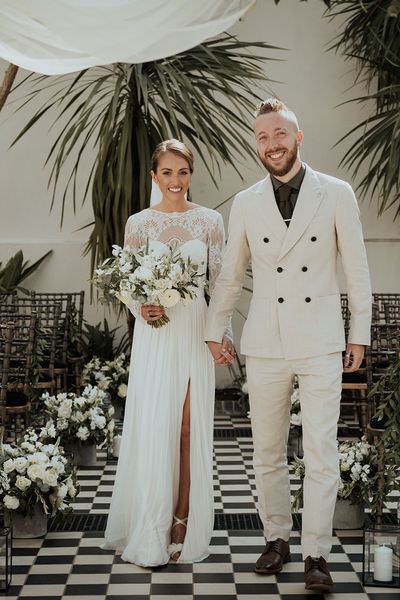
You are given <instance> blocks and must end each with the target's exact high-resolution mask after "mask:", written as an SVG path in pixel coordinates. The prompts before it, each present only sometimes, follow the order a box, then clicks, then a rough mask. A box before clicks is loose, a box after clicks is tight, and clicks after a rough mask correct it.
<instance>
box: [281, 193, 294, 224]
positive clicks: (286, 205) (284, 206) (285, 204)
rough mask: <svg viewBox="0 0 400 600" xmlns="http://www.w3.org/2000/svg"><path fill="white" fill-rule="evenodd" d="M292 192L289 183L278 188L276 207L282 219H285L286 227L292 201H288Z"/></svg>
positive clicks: (291, 208)
mask: <svg viewBox="0 0 400 600" xmlns="http://www.w3.org/2000/svg"><path fill="white" fill-rule="evenodd" d="M291 193H292V188H291V187H290V185H286V184H284V185H281V186H280V188H279V189H278V194H279V204H278V208H279V211H280V213H281V215H282V218H283V220H284V221H285V223H286V225H287V227H289V225H290V220H291V218H292V214H293V207H292V203H291V202H290V195H291Z"/></svg>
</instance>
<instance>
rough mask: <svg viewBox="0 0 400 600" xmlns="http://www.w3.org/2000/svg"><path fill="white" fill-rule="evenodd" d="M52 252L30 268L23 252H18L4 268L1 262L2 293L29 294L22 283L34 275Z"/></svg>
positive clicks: (0, 282) (47, 253)
mask: <svg viewBox="0 0 400 600" xmlns="http://www.w3.org/2000/svg"><path fill="white" fill-rule="evenodd" d="M52 252H53V250H49V251H48V252H46V254H44V255H43V256H42V257H41V258H39V260H37V261H36V262H34V263H33V265H30V266H28V265H29V261H28V260H27V261H24V254H23V252H22V250H18V252H17V253H16V254H15V255H14V256H12V257H11V258H10V259H9V260H8V261H7V262H6V264H5V265H4V267H3V263H1V262H0V292H12V291H13V290H20V291H21V292H24V293H25V294H27V293H28V290H27V289H26V288H24V287H22V286H21V283H22V282H23V281H24V280H25V279H26V278H27V277H29V275H32V273H34V272H35V271H36V269H38V268H39V267H40V265H41V264H42V262H43V261H44V260H45V259H46V258H47V257H48V256H50V254H52Z"/></svg>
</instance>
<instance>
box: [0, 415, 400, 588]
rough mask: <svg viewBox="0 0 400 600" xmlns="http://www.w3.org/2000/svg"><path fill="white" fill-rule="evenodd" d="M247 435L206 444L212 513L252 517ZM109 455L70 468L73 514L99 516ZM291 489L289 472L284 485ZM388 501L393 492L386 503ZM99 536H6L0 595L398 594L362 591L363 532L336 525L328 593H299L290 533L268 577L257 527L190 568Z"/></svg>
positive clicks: (218, 539) (107, 487) (235, 422)
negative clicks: (141, 557) (139, 559)
mask: <svg viewBox="0 0 400 600" xmlns="http://www.w3.org/2000/svg"><path fill="white" fill-rule="evenodd" d="M215 426H216V428H217V429H221V430H222V429H225V430H232V429H238V433H240V430H243V429H245V428H248V427H249V421H248V420H247V419H245V418H239V417H237V418H236V417H229V416H228V417H216V421H215ZM252 453H253V445H252V439H251V437H229V438H220V437H218V436H216V439H215V442H214V497H215V510H216V512H217V513H225V514H229V513H233V514H237V513H255V512H256V506H255V503H256V501H257V496H256V490H255V483H254V471H253V468H252ZM116 467H117V464H116V460H115V459H113V458H112V457H107V453H106V452H105V451H98V460H97V465H96V466H95V467H91V468H82V469H80V471H79V479H80V483H81V492H80V494H79V497H78V498H77V500H76V502H75V505H74V511H75V512H76V513H82V514H85V513H90V514H99V515H100V514H101V515H104V514H107V512H108V509H109V503H110V498H111V494H112V487H113V481H114V477H115V472H116ZM298 485H299V481H297V480H296V479H295V478H294V476H293V474H292V475H291V489H292V491H294V490H295V489H296V487H297V486H298ZM396 500H397V498H393V503H392V506H391V507H392V508H394V507H395V505H396ZM102 537H103V533H102V532H96V531H95V532H93V531H89V532H61V533H58V532H49V533H48V534H47V535H46V537H45V538H44V539H34V540H14V547H15V552H14V570H13V572H14V574H13V580H12V586H11V588H10V589H9V591H8V593H7V594H4V595H5V597H7V598H10V599H12V600H17V598H20V599H24V600H30V599H32V600H33V599H38V598H40V599H41V600H62V599H63V600H64V599H65V600H67V599H68V600H78V599H79V600H125V599H127V598H133V599H135V600H169V599H172V598H173V599H174V600H177V598H179V600H189V599H190V600H192V599H194V600H211V599H213V600H257V598H260V599H261V598H264V597H265V598H268V599H271V600H302V599H303V598H306V597H307V598H308V597H309V596H312V597H313V598H314V599H315V600H322V599H323V598H324V597H325V598H327V599H329V600H339V599H340V600H368V599H369V600H391V599H393V600H394V599H395V598H396V599H398V598H400V591H399V590H398V589H397V590H393V589H391V588H377V587H373V588H372V587H371V588H366V589H364V588H363V586H362V584H361V583H360V573H361V570H362V536H361V532H360V531H359V530H358V531H336V532H335V537H334V542H333V548H332V554H331V557H330V561H329V565H330V568H331V571H332V575H333V578H334V580H335V588H334V592H333V593H331V594H329V595H326V596H324V595H323V594H318V593H312V592H306V591H305V590H304V580H303V563H302V560H301V549H300V533H299V532H298V531H293V533H292V536H291V540H290V544H291V551H292V561H291V562H290V563H288V564H286V565H285V567H284V569H283V571H282V573H280V574H278V575H276V576H269V577H265V576H261V575H257V574H255V573H254V572H253V565H254V562H255V560H256V559H257V557H258V555H259V554H260V553H261V551H262V549H263V547H264V539H263V536H262V533H261V531H257V530H256V531H254V530H251V531H243V530H240V531H238V530H229V531H224V530H223V531H214V534H213V539H212V541H211V554H210V556H209V558H208V559H206V560H205V561H203V562H202V563H198V564H194V565H176V564H173V563H172V564H169V565H166V566H164V567H159V568H157V569H143V568H141V567H138V566H136V565H132V564H129V563H124V562H123V561H122V560H121V559H120V557H119V556H117V555H115V553H114V552H113V551H103V550H101V549H100V548H99V545H100V543H101V539H102Z"/></svg>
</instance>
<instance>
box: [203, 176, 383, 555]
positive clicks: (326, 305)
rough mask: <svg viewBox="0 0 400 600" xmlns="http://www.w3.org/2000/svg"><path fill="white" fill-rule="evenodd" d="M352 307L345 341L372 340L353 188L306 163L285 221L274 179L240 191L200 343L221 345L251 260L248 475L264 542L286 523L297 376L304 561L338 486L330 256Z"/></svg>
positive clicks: (246, 350)
mask: <svg viewBox="0 0 400 600" xmlns="http://www.w3.org/2000/svg"><path fill="white" fill-rule="evenodd" d="M338 256H340V257H341V261H342V265H343V270H344V273H345V277H346V282H347V293H348V299H349V306H350V311H351V324H350V332H349V338H348V340H347V341H348V342H349V343H354V344H365V345H367V344H369V340H370V322H371V305H372V302H371V300H372V298H371V288H370V279H369V271H368V264H367V258H366V252H365V247H364V242H363V235H362V228H361V223H360V219H359V210H358V206H357V201H356V199H355V196H354V193H353V190H352V188H351V187H350V185H349V184H347V183H346V182H344V181H341V180H339V179H336V178H334V177H330V176H328V175H325V174H322V173H318V172H316V171H313V170H312V169H311V168H310V167H308V166H306V171H305V175H304V179H303V183H302V185H301V188H300V192H299V196H298V199H297V203H296V206H295V209H294V213H293V216H292V220H291V223H290V226H289V227H287V226H286V224H285V222H284V221H283V219H282V216H281V214H280V212H279V209H278V207H277V204H276V200H275V195H274V191H273V186H272V182H271V178H270V176H269V175H268V176H267V177H266V178H265V179H263V180H262V181H260V182H258V183H256V184H255V185H253V186H252V187H250V188H249V189H247V190H245V191H243V192H241V193H239V194H238V195H237V196H236V198H235V200H234V203H233V206H232V210H231V214H230V220H229V237H228V243H227V247H226V251H225V256H224V261H223V265H222V269H221V272H220V275H219V277H218V279H217V282H216V285H215V288H214V291H213V294H212V297H211V301H210V306H209V309H208V314H207V322H206V328H205V340H206V341H216V342H221V340H222V337H223V334H224V331H225V329H226V324H227V320H228V318H229V316H230V315H231V314H232V312H233V309H234V306H235V303H236V301H237V300H238V298H239V296H240V293H241V288H242V284H243V280H244V277H245V273H246V268H247V266H248V265H249V263H250V262H251V266H252V272H253V295H252V300H251V305H250V310H249V314H248V318H247V320H246V323H245V325H244V328H243V334H242V339H241V352H242V354H245V355H246V365H247V378H248V385H249V397H250V412H251V420H252V428H253V439H254V468H255V474H256V485H257V493H258V500H259V503H258V505H259V512H260V516H261V519H262V521H263V525H264V531H265V535H266V538H267V539H268V540H269V541H272V540H274V539H277V538H282V539H285V540H288V538H289V534H290V529H291V526H292V519H291V508H290V492H289V475H288V467H287V459H286V445H287V437H288V431H289V421H290V415H289V411H290V392H291V389H292V381H293V377H294V375H297V376H298V378H299V385H300V401H301V411H302V422H303V440H304V442H303V445H304V460H305V464H306V478H305V483H304V511H303V533H302V547H303V556H304V558H305V557H306V556H309V555H310V556H323V557H324V558H327V556H328V554H329V552H330V548H331V533H332V531H331V527H332V516H333V511H334V506H335V500H336V494H337V487H338V482H339V469H338V454H337V448H336V435H337V421H338V417H339V406H340V396H341V375H342V356H341V352H342V350H343V349H344V348H345V339H344V329H343V321H342V316H341V306H340V293H339V286H338V276H337V259H338Z"/></svg>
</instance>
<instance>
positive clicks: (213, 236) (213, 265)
mask: <svg viewBox="0 0 400 600" xmlns="http://www.w3.org/2000/svg"><path fill="white" fill-rule="evenodd" d="M224 248H225V229H224V222H223V220H222V216H221V215H220V214H219V213H217V218H216V219H215V220H214V222H213V223H212V225H211V228H210V233H209V240H208V278H209V280H208V288H209V294H210V296H211V295H212V293H213V290H214V286H215V282H216V280H217V277H218V275H219V272H220V271H221V266H222V257H223V253H224ZM224 336H225V337H227V338H229V339H230V340H231V341H232V342H233V331H232V315H231V316H230V317H229V319H228V322H227V324H226V329H225V333H224Z"/></svg>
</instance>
